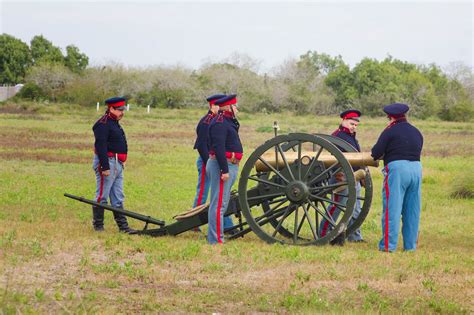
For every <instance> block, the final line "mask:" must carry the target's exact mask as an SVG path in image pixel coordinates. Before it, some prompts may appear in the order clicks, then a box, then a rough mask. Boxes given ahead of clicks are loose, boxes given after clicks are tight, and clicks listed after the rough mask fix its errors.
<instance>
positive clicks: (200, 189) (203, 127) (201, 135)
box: [193, 94, 234, 231]
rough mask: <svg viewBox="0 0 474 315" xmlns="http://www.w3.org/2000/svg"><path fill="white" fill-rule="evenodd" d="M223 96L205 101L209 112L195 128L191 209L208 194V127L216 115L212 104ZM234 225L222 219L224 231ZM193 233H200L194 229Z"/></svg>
mask: <svg viewBox="0 0 474 315" xmlns="http://www.w3.org/2000/svg"><path fill="white" fill-rule="evenodd" d="M226 96H227V95H225V94H215V95H211V96H209V97H208V98H207V99H206V100H207V101H208V102H209V110H208V112H207V114H206V115H204V116H203V117H202V118H201V120H199V123H198V124H197V126H196V142H195V143H194V149H196V150H197V151H198V153H199V157H198V158H197V161H196V166H197V170H198V182H197V187H196V196H195V197H194V203H193V208H195V207H197V206H200V205H202V204H205V203H206V201H207V196H208V194H209V184H210V181H209V177H208V176H207V174H206V164H207V160H208V159H209V137H208V135H209V125H210V124H211V121H212V119H213V118H214V117H215V116H216V115H217V112H218V111H219V106H218V105H215V104H214V103H215V102H216V101H217V100H219V99H221V98H224V97H226ZM233 225H234V224H233V222H232V218H231V217H229V216H227V217H224V229H226V228H230V227H232V226H233ZM195 231H200V230H199V228H196V229H195Z"/></svg>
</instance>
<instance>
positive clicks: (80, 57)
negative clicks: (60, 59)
mask: <svg viewBox="0 0 474 315" xmlns="http://www.w3.org/2000/svg"><path fill="white" fill-rule="evenodd" d="M66 53H67V55H66V57H65V58H64V62H65V65H66V67H68V68H69V70H71V71H72V72H75V73H80V72H82V71H83V70H84V69H85V68H86V67H87V65H88V64H89V58H88V57H87V56H86V54H83V53H81V52H80V51H79V48H77V47H76V46H74V45H69V46H67V47H66Z"/></svg>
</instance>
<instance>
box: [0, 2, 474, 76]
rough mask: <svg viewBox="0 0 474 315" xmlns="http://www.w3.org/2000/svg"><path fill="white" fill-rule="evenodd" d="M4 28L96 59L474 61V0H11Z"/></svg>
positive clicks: (192, 63)
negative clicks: (314, 54) (313, 54)
mask: <svg viewBox="0 0 474 315" xmlns="http://www.w3.org/2000/svg"><path fill="white" fill-rule="evenodd" d="M0 3H1V4H0V19H1V23H0V32H1V33H7V34H10V35H13V36H15V37H17V38H20V39H21V40H23V41H25V42H29V41H30V40H31V39H32V38H33V36H35V35H39V34H42V35H44V36H45V37H46V38H47V39H49V40H51V41H52V42H53V44H55V45H57V46H60V47H61V48H63V51H64V48H65V47H66V46H67V45H69V44H74V45H76V46H78V47H79V49H80V50H81V51H83V52H84V53H86V54H87V55H88V56H89V58H90V61H91V63H92V64H104V63H107V62H109V61H116V62H120V63H123V64H125V65H129V66H151V65H174V64H178V63H179V64H182V65H185V66H189V67H192V68H199V66H201V65H202V64H203V63H204V62H207V61H211V62H217V61H222V60H223V59H225V58H226V57H228V56H230V55H231V54H232V53H234V52H239V53H244V54H248V55H249V56H250V57H252V58H255V59H257V60H258V61H260V62H261V68H260V70H261V71H266V70H268V69H270V68H271V67H273V66H276V65H279V64H281V63H282V62H283V61H284V60H286V59H288V58H291V57H298V56H299V55H301V54H304V53H305V52H307V51H308V50H316V51H318V52H323V53H327V54H330V55H332V56H336V55H341V56H342V58H343V60H344V61H345V62H347V63H349V64H350V65H351V66H354V65H355V64H356V63H357V62H359V61H360V60H361V59H362V58H364V57H371V58H376V59H379V60H380V59H383V58H385V57H386V56H387V55H391V56H393V57H395V58H398V59H402V60H405V61H409V62H414V63H420V64H429V63H436V64H438V65H440V66H446V65H448V64H449V63H451V62H458V61H461V62H463V63H465V64H467V65H469V66H472V65H473V37H474V34H473V24H474V22H473V14H474V12H473V4H472V2H471V1H464V2H452V1H449V2H447V1H446V2H437V3H434V2H427V1H398V2H394V1H390V2H389V1H378V2H373V1H372V2H370V1H369V2H355V1H344V2H341V1H331V2H321V1H318V2H296V3H295V2H270V1H263V2H262V1H260V2H251V1H246V2H233V1H219V2H203V1H186V2H183V1H178V2H170V1H166V2H165V1H141V2H140V1H134V2H133V3H132V2H118V1H87V2H86V1H83V2H77V1H61V2H59V1H32V2H23V1H14V2H13V1H5V0H0Z"/></svg>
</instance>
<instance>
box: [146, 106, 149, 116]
mask: <svg viewBox="0 0 474 315" xmlns="http://www.w3.org/2000/svg"><path fill="white" fill-rule="evenodd" d="M146 112H147V114H149V113H150V105H148V106H147V108H146Z"/></svg>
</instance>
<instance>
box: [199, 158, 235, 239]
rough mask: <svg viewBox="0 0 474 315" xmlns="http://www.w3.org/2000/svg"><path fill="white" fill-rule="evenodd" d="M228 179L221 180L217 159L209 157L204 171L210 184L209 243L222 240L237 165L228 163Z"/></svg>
mask: <svg viewBox="0 0 474 315" xmlns="http://www.w3.org/2000/svg"><path fill="white" fill-rule="evenodd" d="M228 167H229V179H228V180H227V181H225V182H224V181H222V180H221V170H220V167H219V163H218V162H217V160H212V159H209V160H208V161H207V166H206V173H207V176H209V179H210V184H211V203H210V205H209V212H208V219H209V227H208V232H207V241H208V242H209V244H217V243H223V242H224V213H225V212H226V210H227V206H228V204H229V199H230V190H231V188H232V185H233V184H234V182H235V180H236V179H237V174H238V171H239V167H238V166H237V165H235V164H232V163H228Z"/></svg>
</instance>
